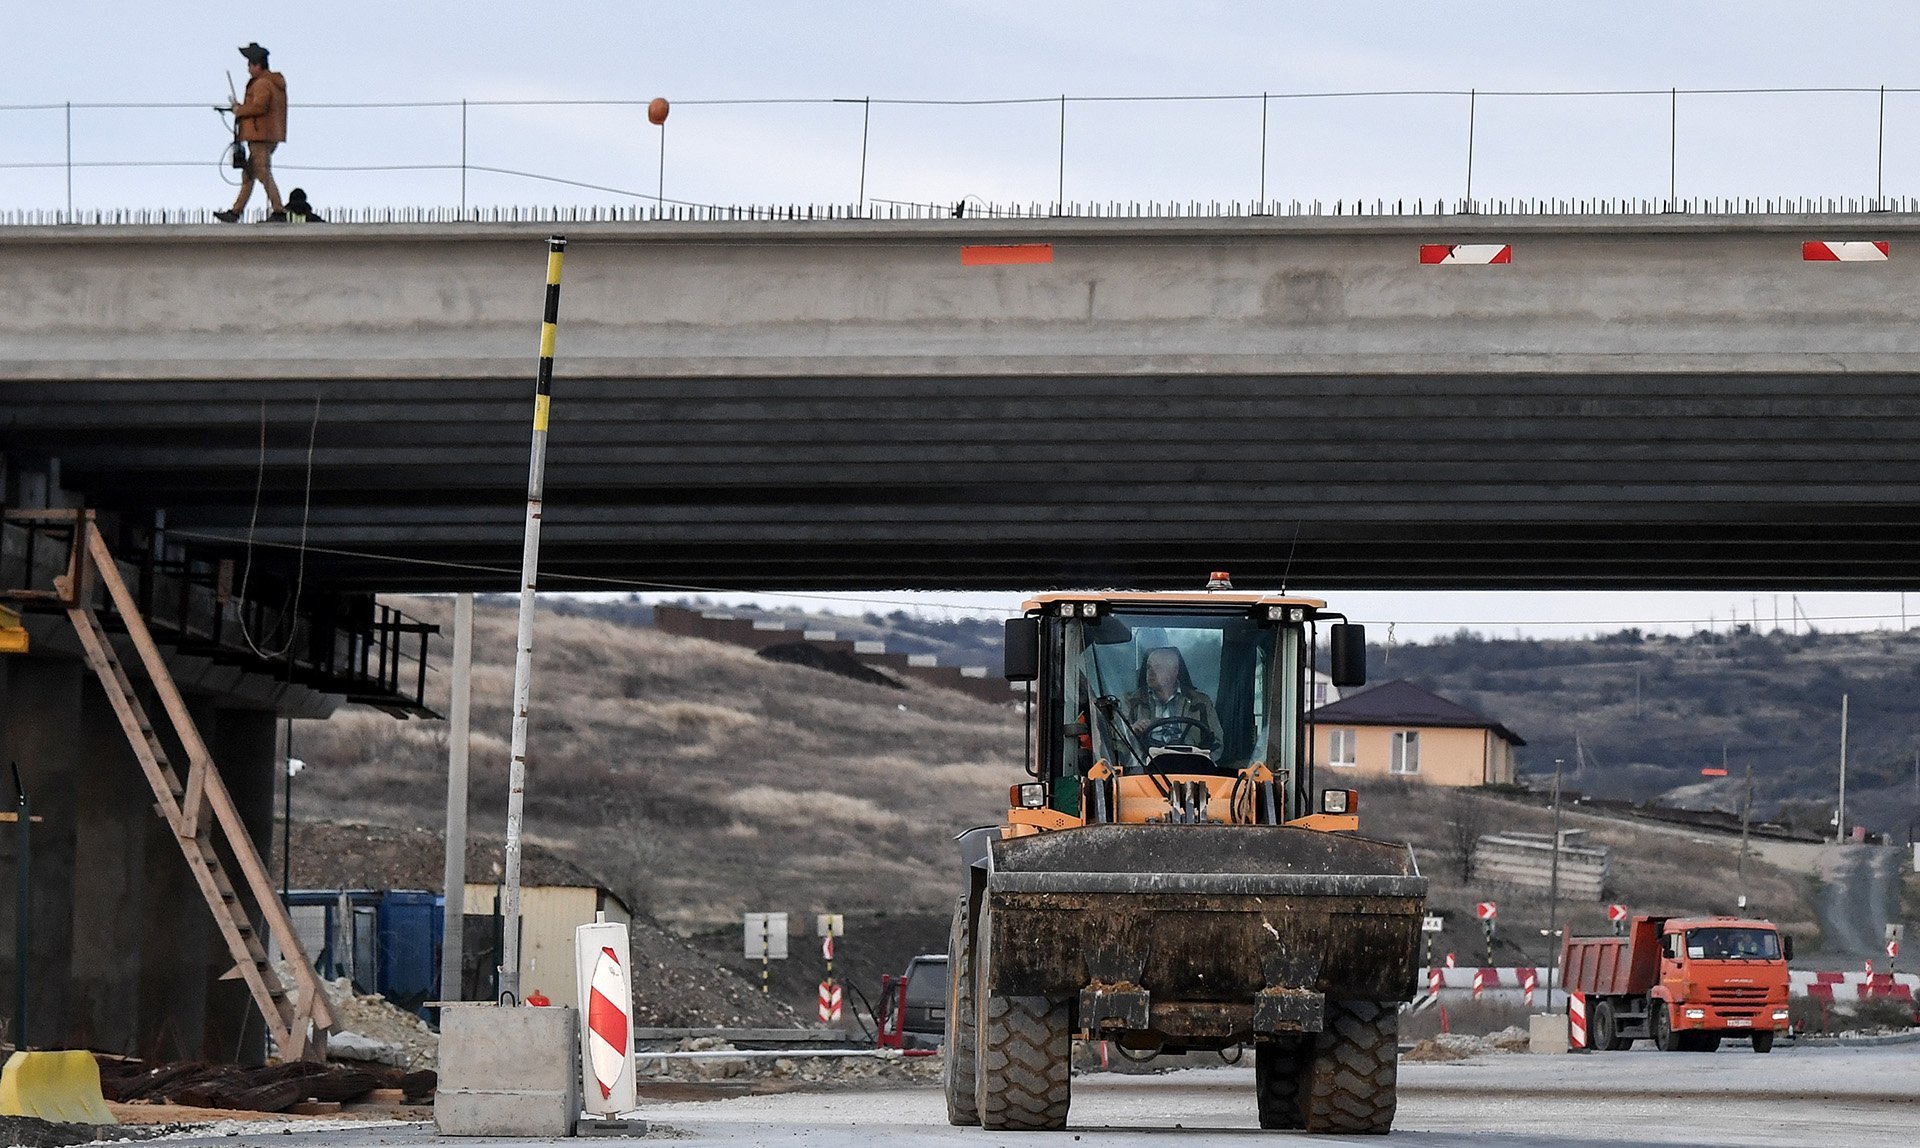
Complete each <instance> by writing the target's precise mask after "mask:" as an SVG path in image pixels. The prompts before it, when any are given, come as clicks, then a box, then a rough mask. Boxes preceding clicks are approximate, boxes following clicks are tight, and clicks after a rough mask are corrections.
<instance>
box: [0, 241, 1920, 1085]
mask: <svg viewBox="0 0 1920 1148" xmlns="http://www.w3.org/2000/svg"><path fill="white" fill-rule="evenodd" d="M549 230H551V229H550V228H548V227H546V226H539V225H519V226H516V225H442V226H423V227H409V226H333V225H327V226H307V227H281V228H275V227H258V228H213V227H153V228H146V227H84V228H57V227H50V228H17V229H0V452H4V492H3V493H4V503H5V505H6V507H7V508H9V509H11V510H16V511H17V510H20V509H23V508H25V509H31V508H35V507H47V506H70V505H74V504H79V503H83V504H84V505H86V506H88V507H91V508H94V509H96V510H97V511H98V512H99V514H100V520H101V522H102V525H103V529H104V530H105V532H106V533H107V535H108V536H109V537H110V538H111V544H112V546H113V547H114V549H115V552H116V553H117V554H118V555H119V556H120V558H121V560H122V564H123V566H124V567H125V569H126V574H127V577H128V578H129V579H130V580H131V581H132V582H134V583H135V585H136V593H137V594H138V595H140V598H141V601H142V603H143V604H144V605H143V611H150V612H151V614H152V616H153V620H154V628H155V631H156V633H157V634H159V635H160V636H161V638H162V639H163V641H164V642H165V643H166V644H167V647H168V651H169V654H168V656H169V657H170V658H171V659H172V661H173V673H174V675H175V676H176V677H178V678H180V679H181V680H182V683H183V688H184V689H186V691H187V692H188V694H189V701H190V703H191V704H192V705H193V706H195V707H197V708H196V714H195V721H196V722H197V723H199V724H200V725H201V727H202V733H203V735H204V736H205V737H206V738H207V740H208V742H209V743H210V744H211V745H213V747H214V754H215V757H216V758H217V759H218V761H219V764H220V768H221V772H222V773H223V774H224V775H226V776H227V779H228V787H229V789H231V790H232V791H233V794H234V800H235V802H236V804H237V805H239V806H240V807H241V809H242V812H243V814H244V815H245V817H246V819H247V823H248V826H249V827H250V830H251V832H252V833H253V835H254V837H255V838H256V844H257V845H261V846H264V844H265V837H266V833H267V831H268V830H269V829H270V827H271V825H272V800H273V794H274V786H273V784H272V772H273V762H274V760H275V749H274V744H273V742H274V738H273V724H274V717H275V715H276V714H289V713H301V714H318V713H324V712H326V709H327V708H328V706H330V705H331V704H333V702H334V701H335V700H337V699H339V698H341V697H357V698H362V699H364V700H371V701H375V702H377V703H380V704H385V705H388V706H389V708H393V709H396V710H399V711H402V712H405V711H408V710H410V709H417V708H418V703H419V701H420V699H419V697H418V695H417V692H410V684H411V683H412V682H413V681H414V680H415V679H414V678H413V671H412V670H411V669H405V670H403V669H401V668H399V667H401V663H402V662H403V661H404V659H403V657H402V652H401V650H400V646H401V645H402V644H404V643H411V642H413V641H415V640H420V641H424V640H425V638H426V635H424V634H420V633H418V631H417V630H416V629H409V628H408V627H409V626H410V623H408V622H407V621H406V620H404V619H400V620H395V619H393V618H391V617H390V616H389V615H388V614H387V613H385V612H384V611H382V610H381V609H380V608H379V607H378V606H376V604H375V603H374V600H373V599H372V597H371V595H372V594H373V593H374V592H378V591H400V590H445V589H453V588H463V587H464V588H490V589H503V590H504V589H511V588H513V587H514V586H515V584H516V582H517V568H518V555H519V547H520V537H521V527H522V505H523V503H522V499H523V496H524V490H525V486H524V483H525V474H526V457H527V435H528V419H529V414H530V408H531V394H530V392H531V389H532V388H531V378H532V373H533V363H534V356H535V348H536V342H535V335H536V331H537V325H538V319H539V314H540V303H541V296H542V282H543V269H544V248H545V242H544V240H545V237H546V235H547V234H548V232H549ZM568 230H569V235H570V239H571V241H572V247H571V250H570V252H569V255H568V259H567V269H566V277H565V290H564V299H563V302H562V308H561V311H562V317H561V333H560V339H559V365H558V371H557V382H556V387H555V391H556V396H557V397H556V403H555V408H554V417H553V424H552V425H553V431H552V443H551V450H550V471H549V482H548V497H549V500H548V503H547V514H546V550H545V562H544V567H545V571H546V576H545V579H544V583H543V584H544V585H545V586H547V587H548V588H554V589H564V588H575V589H593V588H610V587H618V586H627V585H636V584H655V585H668V586H689V587H726V588H765V589H776V588H778V589H801V588H853V587H869V588H871V587H920V588H942V587H978V588H989V587H1018V588H1032V587H1038V586H1045V585H1053V584H1074V583H1079V584H1087V583H1094V584H1133V585H1144V586H1167V585H1174V586H1189V585H1192V584H1193V583H1194V580H1195V579H1196V578H1197V577H1198V576H1199V575H1200V574H1201V573H1203V572H1205V571H1206V570H1209V569H1215V568H1226V569H1230V570H1231V571H1233V573H1234V575H1235V576H1236V578H1237V579H1239V580H1240V581H1241V582H1242V583H1243V584H1254V585H1273V584H1277V583H1280V582H1282V581H1283V580H1284V581H1287V582H1289V583H1290V584H1291V585H1292V586H1295V587H1298V588H1302V589H1307V588H1311V589H1328V590H1337V589H1344V588H1353V587H1416V588H1417V587H1426V588H1504V587H1516V588H1518V587H1530V588H1531V587H1561V588H1573V587H1587V588H1595V587H1613V588H1623V589H1624V588H1655V587H1658V588H1681V587H1738V588H1741V589H1764V588H1778V589H1803V588H1811V587H1825V588H1859V589H1868V588H1873V589H1895V588H1908V587H1911V586H1912V585H1913V583H1914V577H1913V571H1914V570H1915V568H1916V562H1917V561H1920V460H1917V459H1916V458H1915V452H1914V449H1913V447H1914V443H1915V441H1916V439H1917V438H1920V386H1916V384H1917V383H1920V335H1916V333H1915V330H1914V327H1913V324H1912V317H1913V316H1914V315H1915V314H1917V313H1920V259H1916V258H1908V255H1909V252H1910V250H1915V249H1913V248H1911V244H1913V243H1914V241H1915V240H1916V239H1920V234H1916V232H1920V217H1917V216H1914V215H1908V214H1873V215H1819V216H1753V217H1725V216H1720V217H1704V218H1703V217H1692V216H1643V217H1614V218H1609V217H1565V218H1552V217H1546V218H1541V217H1504V216H1485V217H1428V218H1405V219H1392V218H1387V219H1382V218H1360V219H1327V218H1287V219H1254V220H1247V219H1240V220H1114V219H1101V220H1087V219H1062V220H1024V221H997V222H996V221H987V222H982V221H952V222H928V221H916V222H903V223H875V222H858V223H850V222H844V221H835V222H830V223H806V224H799V223H795V224H773V223H766V222H758V223H747V224H724V223H703V224H678V225H674V224H669V225H661V224H641V225H634V224H595V225H576V226H573V227H571V228H569V229H568ZM1840 242H1856V243H1871V242H1884V243H1887V244H1889V247H1888V249H1887V250H1888V251H1889V252H1890V253H1891V257H1890V258H1887V259H1878V258H1874V259H1870V260H1867V261H1843V262H1827V261H1808V260H1807V259H1806V258H1805V251H1804V248H1803V245H1804V244H1807V243H1840ZM1459 244H1468V245H1487V246H1488V248H1490V250H1478V251H1476V250H1475V249H1473V248H1464V249H1463V248H1455V249H1453V250H1452V251H1451V253H1450V255H1449V253H1448V252H1446V251H1440V252H1429V253H1427V254H1425V255H1423V248H1425V247H1428V246H1430V245H1459ZM1502 248H1505V249H1507V258H1506V260H1505V261H1501V262H1481V263H1475V262H1472V261H1471V260H1472V259H1474V258H1481V259H1485V258H1491V257H1492V254H1493V253H1494V252H1497V251H1499V250H1500V249H1502ZM1869 253H1870V254H1873V255H1875V256H1877V255H1878V254H1879V251H1878V250H1877V249H1874V250H1873V251H1871V252H1869ZM1425 259H1434V260H1441V261H1438V262H1427V261H1423V260H1425ZM256 506H257V509H256ZM16 517H17V516H16ZM34 537H35V535H34V531H33V530H32V529H30V528H29V527H27V526H24V525H22V524H21V523H20V522H19V521H15V522H13V523H10V524H8V525H6V526H4V527H0V582H4V583H5V585H4V586H0V589H7V588H16V587H18V586H19V585H22V584H24V583H25V582H28V581H32V580H33V579H34V578H36V577H43V576H44V571H40V570H39V566H40V565H42V564H44V562H45V560H46V552H45V551H44V550H43V551H41V552H40V555H39V557H38V558H36V557H35V555H34V554H33V553H31V552H30V551H29V550H28V547H29V546H30V544H31V540H32V539H33V538H34ZM250 542H251V545H250V544H249V543H250ZM303 543H304V547H303ZM241 571H244V572H245V573H244V574H241V575H240V577H239V578H238V580H236V573H237V572H241ZM296 587H297V588H298V589H297V592H296ZM56 621H57V619H56V618H54V617H50V616H42V617H40V618H29V620H28V625H29V627H30V628H31V629H33V630H34V634H35V651H36V653H35V654H34V655H33V656H30V657H27V658H12V659H0V699H3V701H4V711H5V714H6V717H7V726H6V730H5V745H4V748H5V749H6V752H7V753H8V755H9V758H10V760H18V761H20V763H21V765H22V767H23V771H24V772H25V773H26V774H27V777H28V783H29V785H30V786H32V787H33V788H34V789H35V790H36V793H37V801H38V802H39V804H38V806H37V808H39V809H40V810H41V811H43V812H44V813H45V815H46V816H47V818H48V830H47V832H45V833H44V834H43V841H44V842H45V850H46V852H45V853H44V854H43V855H42V856H40V857H37V858H36V860H35V869H36V872H37V873H40V874H42V875H43V876H44V877H45V878H46V884H45V886H44V888H45V893H44V896H43V897H41V898H37V899H36V903H35V906H34V913H35V916H36V929H37V933H36V936H38V937H39V938H40V940H39V941H38V942H36V954H35V957H36V963H37V965H38V967H39V968H40V969H41V973H42V975H40V976H38V977H36V979H35V982H34V983H35V986H36V987H35V990H34V991H35V993H36V997H37V999H38V998H44V999H39V1003H38V1007H37V1010H36V1012H35V1016H36V1017H37V1018H39V1019H38V1020H36V1021H35V1030H34V1032H33V1033H31V1034H30V1035H31V1036H32V1038H33V1039H35V1040H37V1041H40V1042H49V1041H54V1040H66V1041H80V1042H83V1043H89V1044H93V1045H95V1046H96V1047H105V1048H112V1049H116V1050H122V1049H124V1050H127V1051H137V1052H146V1053H150V1054H152V1053H159V1054H163V1055H182V1056H200V1055H206V1056H220V1057H224V1056H227V1055H231V1054H232V1050H235V1049H239V1050H241V1051H242V1054H243V1055H244V1054H245V1053H246V1051H247V1050H249V1049H251V1050H257V1049H258V1046H259V1040H260V1037H259V1029H258V1026H257V1025H255V1026H254V1027H253V1028H252V1029H251V1030H249V1029H248V1027H247V1025H246V1022H245V1016H246V1010H245V999H244V996H242V995H240V994H238V993H237V986H235V984H234V983H233V982H231V981H222V980H221V979H220V974H221V973H222V972H223V971H224V969H225V968H226V961H225V960H224V959H222V957H221V954H220V952H219V946H218V945H217V944H215V943H214V942H213V941H212V940H211V938H210V935H209V934H210V930H209V929H208V928H207V925H206V922H205V921H204V920H201V919H200V918H199V917H198V916H197V915H196V914H193V913H190V912H189V913H184V914H183V913H181V912H179V911H178V905H179V904H180V903H181V900H182V898H186V897H190V896H191V890H190V887H189V886H188V885H187V883H186V882H185V880H184V874H183V873H181V872H179V871H178V870H179V869H181V868H182V867H181V866H180V865H179V864H178V863H177V862H171V863H170V862H167V861H165V860H164V859H163V858H164V856H165V854H166V852H167V850H168V849H170V848H172V846H171V845H170V844H168V843H167V842H166V841H165V840H164V838H165V833H164V831H163V830H161V828H160V827H159V826H158V824H157V823H155V822H154V819H153V817H152V814H151V805H150V803H149V801H148V800H147V799H145V798H143V797H142V795H141V793H140V791H139V789H138V787H137V786H138V783H137V770H136V767H135V765H134V763H133V762H132V761H131V758H130V756H129V752H128V750H127V748H126V745H125V743H124V739H119V738H118V736H117V731H115V730H113V729H112V727H111V725H110V724H109V723H110V720H111V719H110V716H109V715H108V714H107V701H106V699H105V698H104V697H103V696H102V695H101V692H100V690H99V688H98V686H97V684H96V683H95V682H94V681H93V680H91V679H90V678H88V677H87V676H86V673H85V671H84V668H83V667H82V665H81V664H80V663H79V662H78V661H77V660H76V658H75V654H76V651H75V650H74V648H73V647H72V644H71V641H70V639H66V638H64V637H63V636H62V635H61V634H60V632H59V627H58V625H57V624H56ZM242 623H245V625H242ZM260 634H271V635H275V639H274V640H273V641H270V642H267V643H266V644H265V646H264V650H265V653H264V654H263V653H262V646H261V644H260V643H258V642H257V641H255V640H254V639H255V638H256V637H257V636H258V635H260ZM282 635H292V636H293V637H294V640H293V641H292V642H291V643H288V645H289V652H288V653H286V654H284V655H282V654H279V653H278V652H277V651H278V649H279V645H280V643H281V640H282V639H281V637H280V636H282ZM376 650H377V651H378V656H377V658H376V657H372V656H370V655H371V654H372V652H373V651H376ZM389 658H391V659H392V660H391V661H389ZM76 731H77V732H76ZM116 779H119V780H118V781H116ZM7 924H10V922H9V921H7V920H5V919H4V913H0V929H4V927H5V926H6V925H7ZM6 967H7V959H6V958H5V956H4V955H0V971H4V970H5V969H6ZM62 968H65V969H67V970H68V972H69V975H68V976H67V977H65V978H64V979H63V978H62V977H60V976H58V975H57V970H59V969H62ZM48 970H53V971H54V972H53V973H49V972H48ZM4 979H5V978H4V977H0V981H4Z"/></svg>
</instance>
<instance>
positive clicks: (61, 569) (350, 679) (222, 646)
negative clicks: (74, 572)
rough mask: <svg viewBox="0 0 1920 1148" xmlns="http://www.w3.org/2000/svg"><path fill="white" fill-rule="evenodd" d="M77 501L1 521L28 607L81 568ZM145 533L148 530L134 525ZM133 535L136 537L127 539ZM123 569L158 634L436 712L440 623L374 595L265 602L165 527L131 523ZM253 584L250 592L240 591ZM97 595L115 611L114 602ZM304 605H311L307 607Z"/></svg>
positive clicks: (267, 671)
mask: <svg viewBox="0 0 1920 1148" xmlns="http://www.w3.org/2000/svg"><path fill="white" fill-rule="evenodd" d="M73 514H74V512H71V511H20V510H9V511H6V512H5V517H4V521H3V522H0V597H5V598H8V599H11V600H14V601H17V602H20V603H21V604H22V605H24V606H26V607H27V608H29V609H46V608H55V607H58V606H59V605H60V604H61V599H60V596H59V595H58V593H57V592H56V591H55V590H54V589H53V579H54V578H55V577H58V576H60V575H63V574H65V573H67V572H68V571H69V570H70V569H71V567H72V548H73V539H74V535H75V533H76V531H75V524H74V518H73ZM132 533H133V534H134V535H138V534H140V533H142V532H132ZM130 542H131V544H129V543H130ZM115 549H116V552H117V555H118V557H117V561H118V564H119V566H120V576H121V579H122V580H123V581H124V582H126V584H127V586H128V587H129V588H130V589H131V591H132V593H133V597H134V600H135V601H136V602H138V603H139V604H140V612H141V614H142V615H143V616H144V617H145V619H146V622H147V625H148V628H149V629H151V630H152V631H153V633H154V635H155V637H157V638H159V639H160V640H161V641H163V642H165V643H167V644H168V645H171V646H173V647H175V648H176V649H179V650H181V651H183V652H186V653H191V654H196V655H200V656H204V657H211V658H215V659H218V660H222V661H226V662H230V663H234V664H239V665H245V666H248V667H249V668H250V669H252V670H253V671H254V672H257V673H260V674H263V675H266V676H268V677H273V678H286V677H290V678H291V679H292V680H293V681H296V682H299V683H300V684H302V685H305V686H308V687H310V688H312V689H315V690H318V691H320V692H322V693H332V694H339V695H342V696H344V697H345V698H347V699H348V700H350V701H356V702H362V703H365V704H367V705H371V706H376V707H379V708H382V709H386V710H389V711H390V712H394V713H396V714H418V715H431V713H432V711H431V710H430V709H429V708H428V706H427V705H426V686H427V665H428V643H429V641H430V640H431V638H432V636H433V635H434V634H437V633H439V632H440V628H439V627H438V626H436V625H434V624H432V623H429V622H422V621H419V620H417V619H414V618H412V617H409V616H408V615H407V614H405V613H403V612H402V611H400V610H398V609H395V608H394V607H392V606H389V605H386V604H384V603H381V602H379V601H378V600H377V599H375V598H374V597H373V596H371V595H353V596H348V597H346V598H333V597H330V598H328V599H326V600H324V601H323V602H321V603H311V602H309V603H295V602H293V601H292V600H291V598H288V599H286V600H285V601H284V602H283V604H282V605H280V606H274V605H271V604H270V603H269V601H268V597H267V594H266V593H265V591H264V589H263V587H264V585H265V583H266V580H265V579H262V580H261V582H260V583H257V584H255V585H254V586H252V587H243V586H236V585H235V584H234V563H233V562H232V561H231V560H228V559H221V558H209V557H204V556H192V555H183V554H182V553H180V552H179V550H178V549H177V548H175V547H168V546H166V545H163V544H162V543H161V542H160V540H159V537H158V535H157V534H155V533H151V532H149V533H145V536H144V538H141V537H129V535H128V534H127V533H126V532H123V533H122V537H121V539H120V545H118V546H116V547H115ZM247 590H251V592H243V591H247ZM99 605H100V606H101V607H102V608H103V609H104V610H105V611H106V616H108V617H113V616H114V615H113V613H112V610H111V603H109V602H107V601H105V600H104V599H102V600H101V601H100V603H99ZM303 606H304V608H302V607H303Z"/></svg>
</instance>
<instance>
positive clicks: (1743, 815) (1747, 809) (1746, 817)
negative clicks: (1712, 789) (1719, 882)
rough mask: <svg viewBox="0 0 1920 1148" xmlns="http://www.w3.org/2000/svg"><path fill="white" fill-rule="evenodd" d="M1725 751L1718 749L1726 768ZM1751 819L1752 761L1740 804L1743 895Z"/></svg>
mask: <svg viewBox="0 0 1920 1148" xmlns="http://www.w3.org/2000/svg"><path fill="white" fill-rule="evenodd" d="M1726 754H1727V751H1726V749H1725V747H1722V748H1721V750H1720V762H1721V768H1723V769H1724V768H1726V760H1727V756H1726ZM1752 819H1753V763H1752V762H1748V763H1747V800H1746V801H1745V803H1743V804H1742V805H1741V806H1740V867H1739V875H1740V880H1739V885H1740V892H1741V894H1742V895H1743V896H1744V895H1745V894H1746V891H1747V823H1748V822H1749V821H1751V820H1752Z"/></svg>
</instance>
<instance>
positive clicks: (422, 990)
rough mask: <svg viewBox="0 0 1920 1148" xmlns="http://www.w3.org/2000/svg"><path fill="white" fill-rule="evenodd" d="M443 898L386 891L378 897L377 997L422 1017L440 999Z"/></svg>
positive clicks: (399, 891) (415, 893)
mask: <svg viewBox="0 0 1920 1148" xmlns="http://www.w3.org/2000/svg"><path fill="white" fill-rule="evenodd" d="M446 903H447V902H446V898H445V897H443V896H441V895H440V894H438V893H428V892H423V891H416V890H390V891H388V892H387V893H385V894H383V895H382V896H381V898H380V908H379V935H380V947H379V955H378V965H379V987H380V995H381V996H384V997H386V998H387V999H388V1000H390V1001H392V1002H393V1003H394V1004H395V1005H398V1006H399V1007H400V1008H403V1009H408V1010H411V1011H413V1012H416V1013H419V1014H420V1015H422V1016H425V1015H427V1009H426V1008H425V1005H426V1003H427V1002H428V1001H432V1000H439V999H440V935H441V931H442V928H443V918H442V910H443V909H444V907H445V906H446Z"/></svg>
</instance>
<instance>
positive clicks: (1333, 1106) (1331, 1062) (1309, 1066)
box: [1300, 1000, 1400, 1133]
mask: <svg viewBox="0 0 1920 1148" xmlns="http://www.w3.org/2000/svg"><path fill="white" fill-rule="evenodd" d="M1307 1055H1308V1057H1309V1058H1310V1059H1308V1060H1307V1062H1306V1063H1305V1064H1304V1065H1303V1066H1302V1071H1301V1076H1300V1102H1301V1111H1302V1115H1303V1117H1304V1123H1305V1125H1306V1129H1307V1131H1308V1132H1372V1133H1386V1132H1389V1131H1391V1130H1392V1129H1393V1110H1394V1103H1395V1098H1394V1090H1395V1086H1396V1083H1397V1077H1398V1074H1399V1066H1400V1010H1399V1007H1398V1006H1397V1005H1396V1004H1395V1003H1394V1002H1392V1001H1386V1002H1380V1001H1335V1000H1329V1001H1328V1002H1327V1016H1326V1027H1325V1028H1323V1029H1322V1030H1321V1031H1320V1032H1318V1033H1315V1034H1314V1036H1313V1044H1312V1046H1311V1051H1310V1052H1308V1054H1307Z"/></svg>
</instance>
